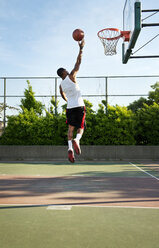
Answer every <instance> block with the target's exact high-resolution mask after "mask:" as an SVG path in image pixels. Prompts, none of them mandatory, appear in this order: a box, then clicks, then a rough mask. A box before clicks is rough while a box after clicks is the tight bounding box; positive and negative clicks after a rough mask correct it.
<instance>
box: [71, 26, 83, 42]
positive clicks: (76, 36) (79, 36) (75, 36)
mask: <svg viewBox="0 0 159 248" xmlns="http://www.w3.org/2000/svg"><path fill="white" fill-rule="evenodd" d="M72 37H73V39H74V40H75V41H81V40H82V39H83V38H84V32H83V31H82V30H81V29H75V30H74V31H73V33H72Z"/></svg>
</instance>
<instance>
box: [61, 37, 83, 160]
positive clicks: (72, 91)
mask: <svg viewBox="0 0 159 248" xmlns="http://www.w3.org/2000/svg"><path fill="white" fill-rule="evenodd" d="M78 45H79V48H80V50H79V54H78V57H77V60H76V63H75V66H74V68H73V70H72V71H71V73H69V72H68V71H67V70H66V69H64V68H59V69H58V70H57V75H58V76H59V77H61V78H62V82H61V84H60V93H61V96H62V98H63V99H64V100H65V101H66V102H67V109H66V118H67V124H68V159H69V161H70V162H71V163H74V162H75V157H74V151H73V148H74V150H75V152H76V154H78V155H79V154H81V149H80V139H81V137H82V135H83V132H84V126H85V115H86V110H85V104H84V101H83V98H82V96H81V92H80V88H79V85H78V83H77V80H76V74H77V72H78V70H79V67H80V64H81V59H82V51H83V47H84V45H85V42H84V39H83V40H82V41H81V42H78ZM75 128H77V134H76V138H75V139H73V133H74V129H75Z"/></svg>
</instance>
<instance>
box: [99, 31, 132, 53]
mask: <svg viewBox="0 0 159 248" xmlns="http://www.w3.org/2000/svg"><path fill="white" fill-rule="evenodd" d="M97 35H98V37H99V39H100V40H101V42H102V44H103V46H104V53H105V55H114V54H116V53H117V52H116V46H117V43H118V40H119V39H120V38H121V37H124V41H128V40H129V35H130V32H129V31H120V30H119V29H117V28H105V29H102V30H100V31H99V32H98V34H97Z"/></svg>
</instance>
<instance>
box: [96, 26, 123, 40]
mask: <svg viewBox="0 0 159 248" xmlns="http://www.w3.org/2000/svg"><path fill="white" fill-rule="evenodd" d="M105 30H110V31H117V32H119V33H120V35H118V36H115V37H112V38H107V37H101V36H100V33H101V32H103V31H105ZM97 35H98V37H99V38H100V39H104V40H118V39H119V38H120V37H121V31H120V29H118V28H104V29H101V30H100V31H99V32H98V33H97Z"/></svg>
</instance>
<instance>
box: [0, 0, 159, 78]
mask: <svg viewBox="0 0 159 248" xmlns="http://www.w3.org/2000/svg"><path fill="white" fill-rule="evenodd" d="M123 6H124V1H121V0H113V1H109V2H108V1H105V0H98V1H97V0H85V1H84V0H81V1H72V0H61V1H59V0H45V1H42V0H23V1H21V0H0V75H1V76H27V75H28V76H56V70H57V68H58V67H59V66H64V67H67V68H68V70H71V69H72V67H73V66H74V62H75V59H76V55H77V53H78V45H77V43H76V42H75V41H74V40H73V39H72V31H73V30H74V29H76V28H81V29H83V30H84V32H85V40H86V45H85V50H84V55H83V62H82V66H81V69H80V72H79V76H87V75H89V76H93V75H114V74H116V75H118V74H120V75H123V74H145V73H146V74H147V73H152V74H154V73H157V72H158V68H159V60H158V59H155V60H147V59H146V60H131V61H129V62H128V64H127V65H123V64H122V62H121V46H122V40H120V41H119V43H118V49H117V51H118V54H117V55H115V56H112V57H110V56H109V57H106V56H105V55H104V53H103V47H102V44H101V43H100V41H99V40H98V37H97V32H98V31H99V30H100V29H102V28H106V27H117V28H119V29H122V10H123ZM142 6H143V8H145V9H147V8H157V3H156V1H155V0H152V1H148V0H143V1H142ZM158 20H159V14H158ZM150 21H151V19H150ZM158 31H159V28H147V29H146V28H145V30H144V31H143V38H142V33H141V36H140V42H141V44H143V43H144V42H145V33H146V38H147V40H149V38H152V37H153V34H152V35H151V32H153V33H154V32H155V33H158ZM158 43H159V38H157V39H156V41H154V42H153V43H151V44H149V45H148V46H147V48H145V49H143V54H144V53H145V54H146V53H149V54H155V53H157V52H159V51H157V49H158V46H156V44H157V45H158ZM139 45H140V44H139ZM154 46H155V50H154ZM158 50H159V49H158ZM148 70H149V71H148Z"/></svg>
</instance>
